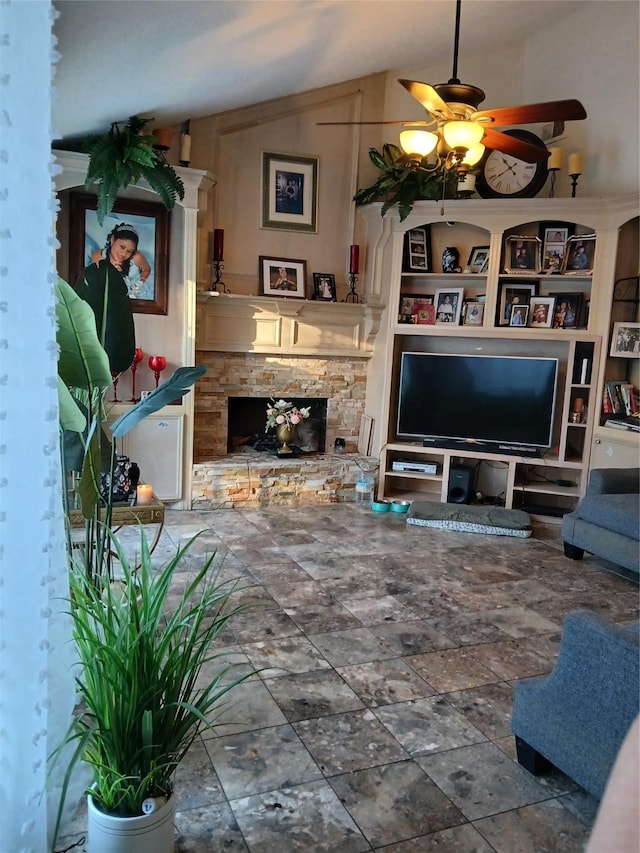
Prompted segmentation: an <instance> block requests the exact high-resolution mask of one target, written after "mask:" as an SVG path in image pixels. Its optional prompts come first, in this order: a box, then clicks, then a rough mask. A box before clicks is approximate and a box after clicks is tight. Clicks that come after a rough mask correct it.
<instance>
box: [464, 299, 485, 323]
mask: <svg viewBox="0 0 640 853" xmlns="http://www.w3.org/2000/svg"><path fill="white" fill-rule="evenodd" d="M483 318H484V302H467V304H466V306H465V312H464V319H463V321H462V325H463V326H481V325H482V320H483Z"/></svg>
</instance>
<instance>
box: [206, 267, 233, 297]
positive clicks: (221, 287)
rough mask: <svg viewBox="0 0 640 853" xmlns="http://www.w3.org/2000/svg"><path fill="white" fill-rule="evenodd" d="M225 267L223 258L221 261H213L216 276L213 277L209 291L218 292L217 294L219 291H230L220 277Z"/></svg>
mask: <svg viewBox="0 0 640 853" xmlns="http://www.w3.org/2000/svg"><path fill="white" fill-rule="evenodd" d="M223 269H224V265H223V263H222V261H221V260H220V261H217V260H214V262H213V276H214V278H213V281H212V282H211V286H210V287H209V290H208V291H207V293H211V294H216V295H217V294H218V293H229V289H228V287H227V286H226V284H224V282H223V281H221V279H220V273H221V272H222V270H223Z"/></svg>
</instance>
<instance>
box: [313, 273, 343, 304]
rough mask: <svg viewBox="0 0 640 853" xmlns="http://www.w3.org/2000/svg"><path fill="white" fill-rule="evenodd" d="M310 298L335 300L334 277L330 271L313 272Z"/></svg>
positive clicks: (325, 300) (326, 300) (327, 300)
mask: <svg viewBox="0 0 640 853" xmlns="http://www.w3.org/2000/svg"><path fill="white" fill-rule="evenodd" d="M311 298H312V299H320V300H322V301H324V302H337V301H338V298H337V296H336V277H335V275H333V273H330V272H314V274H313V295H312V297H311Z"/></svg>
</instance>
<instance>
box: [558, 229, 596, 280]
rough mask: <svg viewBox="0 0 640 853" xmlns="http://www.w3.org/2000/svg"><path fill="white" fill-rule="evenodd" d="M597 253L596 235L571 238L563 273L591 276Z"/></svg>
mask: <svg viewBox="0 0 640 853" xmlns="http://www.w3.org/2000/svg"><path fill="white" fill-rule="evenodd" d="M595 251H596V235H595V234H579V235H576V236H575V237H569V239H568V240H567V247H566V251H565V256H564V265H563V267H562V272H563V273H564V274H565V275H591V273H592V272H593V256H594V254H595Z"/></svg>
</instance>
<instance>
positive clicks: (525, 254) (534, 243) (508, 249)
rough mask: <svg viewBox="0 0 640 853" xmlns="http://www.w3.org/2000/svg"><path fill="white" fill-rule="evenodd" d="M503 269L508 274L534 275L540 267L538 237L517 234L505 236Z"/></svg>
mask: <svg viewBox="0 0 640 853" xmlns="http://www.w3.org/2000/svg"><path fill="white" fill-rule="evenodd" d="M504 269H505V272H508V273H509V274H510V275H513V274H514V273H518V274H520V275H535V274H536V273H537V272H538V270H539V269H540V238H539V237H522V236H520V235H519V234H515V235H511V236H510V237H507V240H506V244H505V262H504Z"/></svg>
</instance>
